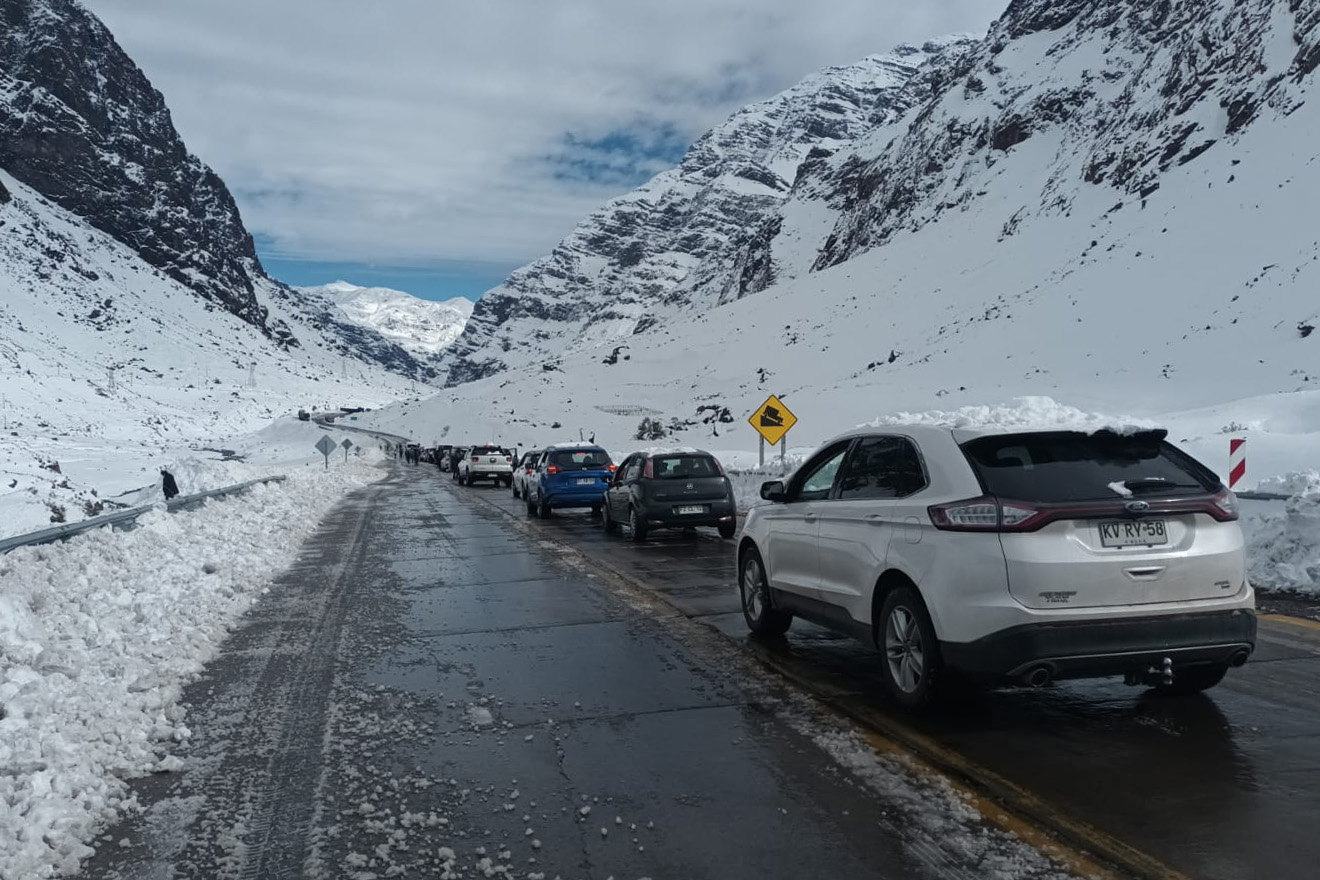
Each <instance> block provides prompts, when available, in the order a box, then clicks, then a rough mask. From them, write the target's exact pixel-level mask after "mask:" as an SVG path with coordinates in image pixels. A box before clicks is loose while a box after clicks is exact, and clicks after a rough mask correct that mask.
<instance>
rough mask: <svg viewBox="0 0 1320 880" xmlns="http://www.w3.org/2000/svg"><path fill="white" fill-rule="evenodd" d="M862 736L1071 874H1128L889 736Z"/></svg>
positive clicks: (1105, 877) (1116, 878) (1112, 877)
mask: <svg viewBox="0 0 1320 880" xmlns="http://www.w3.org/2000/svg"><path fill="white" fill-rule="evenodd" d="M862 736H863V737H864V738H865V739H866V742H867V744H868V745H870V746H871V748H873V749H875V750H876V751H877V752H879V753H880V754H883V755H888V756H890V757H892V758H894V759H896V760H898V761H900V762H902V764H903V766H904V767H906V768H907V770H908V771H909V772H911V773H915V774H917V775H918V776H922V777H925V778H927V779H935V780H939V781H941V782H943V783H944V784H945V785H948V786H949V787H950V788H952V789H953V790H954V792H955V793H956V794H957V795H958V797H959V799H960V800H962V801H963V802H964V803H966V804H967V805H969V806H970V807H972V809H974V810H976V811H977V812H978V813H980V814H981V817H982V818H983V819H985V821H986V823H987V824H988V825H990V826H992V827H994V828H997V829H999V830H1000V831H1005V832H1007V833H1009V834H1012V835H1013V836H1015V837H1017V838H1018V839H1019V840H1021V841H1022V842H1023V843H1025V844H1027V845H1028V846H1030V847H1032V848H1033V849H1035V850H1037V851H1038V852H1041V853H1043V854H1044V855H1046V856H1047V857H1048V858H1050V859H1053V860H1054V861H1055V862H1056V863H1058V864H1060V865H1062V866H1063V867H1064V868H1065V869H1067V870H1068V871H1069V872H1070V873H1072V874H1075V875H1077V876H1078V877H1087V878H1090V880H1128V876H1129V875H1127V874H1125V873H1119V872H1117V871H1115V870H1114V869H1113V868H1111V867H1109V866H1108V865H1106V864H1104V863H1102V862H1099V861H1097V860H1095V859H1093V858H1092V857H1091V856H1090V855H1089V854H1087V853H1085V852H1083V851H1081V850H1079V849H1077V848H1075V847H1072V846H1069V845H1067V844H1066V843H1064V842H1062V841H1061V840H1059V838H1058V837H1057V836H1055V835H1053V834H1051V833H1049V832H1048V831H1045V830H1044V829H1042V828H1041V827H1040V826H1039V825H1037V824H1035V823H1034V822H1031V821H1028V820H1027V819H1024V818H1023V817H1022V816H1020V815H1018V814H1017V813H1014V812H1011V811H1010V810H1008V809H1005V808H1004V805H1003V804H1001V803H1000V802H999V801H997V800H994V799H992V798H989V797H986V796H985V795H984V794H982V793H981V792H979V791H977V790H976V789H974V788H971V787H969V786H967V785H964V784H962V783H961V782H959V781H958V780H955V779H950V778H949V777H948V776H947V775H945V774H944V773H941V772H940V771H939V770H937V769H935V768H934V767H933V766H931V765H930V764H928V763H926V762H925V761H923V760H922V759H921V758H919V757H917V756H916V755H914V754H913V753H912V752H911V751H910V750H908V749H907V748H904V747H903V746H900V745H899V744H898V743H896V742H894V741H893V740H891V739H889V738H888V737H885V736H883V735H881V734H879V733H876V732H875V731H874V730H870V729H867V730H864V731H863V733H862Z"/></svg>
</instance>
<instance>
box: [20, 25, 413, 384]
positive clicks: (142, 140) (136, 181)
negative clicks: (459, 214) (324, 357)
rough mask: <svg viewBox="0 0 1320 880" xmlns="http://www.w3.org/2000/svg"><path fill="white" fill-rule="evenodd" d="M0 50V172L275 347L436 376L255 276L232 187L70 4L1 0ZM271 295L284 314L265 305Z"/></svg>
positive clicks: (261, 274)
mask: <svg viewBox="0 0 1320 880" xmlns="http://www.w3.org/2000/svg"><path fill="white" fill-rule="evenodd" d="M0 58H3V59H4V61H3V64H0V170H4V171H5V172H7V173H8V174H10V175H12V177H13V178H15V179H16V180H18V181H20V182H22V183H24V184H26V185H28V186H29V187H31V188H32V189H33V190H34V191H35V192H37V193H39V194H40V195H42V196H43V197H45V198H46V199H48V200H49V201H50V202H52V203H54V204H55V205H58V206H59V207H61V208H63V209H64V210H65V211H67V212H69V214H70V215H73V216H76V217H79V218H81V219H82V221H83V222H85V223H86V224H88V225H89V226H91V227H93V228H95V229H97V230H99V231H101V232H104V233H105V234H107V235H109V236H110V237H111V238H114V239H116V240H117V241H119V242H121V243H123V244H124V245H126V246H127V247H128V248H129V249H131V250H132V251H133V252H135V253H136V254H137V256H138V257H139V258H140V259H142V260H143V261H145V262H146V263H147V264H148V265H150V266H152V267H154V268H155V269H157V270H159V271H160V272H161V273H162V274H163V275H164V276H166V277H168V278H170V279H172V280H173V281H175V282H176V283H178V284H179V285H181V286H182V287H184V288H186V289H188V290H190V291H192V292H193V293H194V295H195V296H197V297H199V298H201V299H202V300H204V301H205V302H206V303H209V304H212V305H213V306H214V307H219V308H222V309H224V310H226V311H228V312H231V313H233V314H234V315H236V316H237V317H238V318H240V319H241V320H243V321H245V322H247V323H249V324H251V325H252V326H254V327H256V328H257V329H258V330H260V331H261V333H262V334H263V335H265V336H266V337H267V338H268V339H269V340H270V341H271V343H272V344H273V345H275V346H278V347H282V348H297V347H299V346H301V345H306V344H311V345H315V346H319V347H329V348H333V349H335V350H336V351H337V352H338V354H339V355H340V356H342V357H346V358H351V359H354V360H360V361H364V362H373V363H376V364H379V365H381V366H384V367H385V368H387V369H390V370H393V371H395V372H399V373H402V374H404V375H406V376H409V377H411V378H416V379H421V380H429V379H431V378H432V377H434V376H435V369H434V366H433V365H432V364H431V363H430V361H431V359H432V356H431V355H430V354H429V353H424V354H423V356H421V357H420V358H418V357H414V356H413V354H411V353H409V352H408V351H405V350H404V349H402V348H400V347H399V346H398V345H396V344H395V343H394V342H393V341H391V340H390V339H387V338H385V337H383V336H382V335H381V334H379V333H377V332H376V331H375V330H374V329H373V328H371V327H369V326H363V325H361V324H358V323H356V322H353V321H350V320H346V319H345V318H344V316H343V315H342V314H339V313H338V311H337V310H335V309H333V308H327V306H326V303H324V302H323V301H319V300H315V299H313V300H312V301H308V302H304V301H303V298H302V297H300V296H298V295H296V294H294V293H293V292H292V291H291V290H289V289H288V288H286V287H285V286H283V285H281V284H279V283H278V282H275V281H273V280H272V279H270V278H269V277H268V276H267V275H266V273H265V271H264V270H263V269H262V266H261V263H260V261H259V260H258V258H257V254H256V250H255V248H254V246H253V241H252V236H251V235H249V234H248V231H247V229H246V228H245V227H244V225H243V220H242V218H241V217H240V216H239V212H238V208H237V206H236V205H235V203H234V199H233V197H232V196H231V195H230V192H229V189H228V188H227V187H226V186H225V184H224V182H223V181H222V180H220V178H219V177H218V176H216V174H215V172H213V171H212V170H211V169H210V168H208V167H207V166H206V165H205V164H203V163H202V162H201V160H199V159H198V158H197V157H196V156H193V155H191V154H190V153H189V152H188V150H187V147H186V146H185V145H184V143H183V141H182V139H181V138H180V137H179V134H178V132H177V131H175V129H174V124H173V122H172V121H171V119H170V113H169V110H168V108H167V107H166V106H165V101H164V99H163V98H162V96H161V94H160V93H159V92H158V91H156V89H155V88H153V87H152V85H151V83H150V82H149V81H148V80H147V78H146V76H145V75H144V74H143V73H142V71H141V70H139V69H138V67H137V66H136V65H135V64H134V63H133V62H132V60H131V59H130V58H129V57H128V56H127V55H126V54H125V53H124V52H123V50H122V49H121V48H120V47H119V45H118V44H117V43H116V42H115V40H114V38H113V36H111V34H110V32H109V31H108V30H106V28H105V26H104V25H103V24H102V23H101V22H100V21H99V20H98V19H97V18H96V17H95V16H93V15H92V14H91V13H90V12H88V11H87V10H86V9H85V8H84V7H83V6H82V5H81V4H79V3H77V2H76V0H0ZM2 198H3V197H2V196H0V199H2ZM40 280H41V279H40V273H38V276H37V277H36V278H34V279H32V280H30V281H28V282H25V283H34V284H35V283H39V282H40ZM89 293H90V292H89ZM275 300H277V301H279V311H281V312H282V313H283V314H282V315H274V314H272V312H271V308H272V305H271V302H270V301H275Z"/></svg>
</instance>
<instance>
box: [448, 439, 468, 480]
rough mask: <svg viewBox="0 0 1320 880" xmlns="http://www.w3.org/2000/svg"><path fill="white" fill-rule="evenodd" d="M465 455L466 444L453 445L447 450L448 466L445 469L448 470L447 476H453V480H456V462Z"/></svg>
mask: <svg viewBox="0 0 1320 880" xmlns="http://www.w3.org/2000/svg"><path fill="white" fill-rule="evenodd" d="M465 455H467V447H466V446H455V447H453V448H452V449H450V450H449V467H447V468H445V470H447V471H449V476H450V477H452V478H453V480H454V482H458V463H459V461H461V460H462V459H463V456H465Z"/></svg>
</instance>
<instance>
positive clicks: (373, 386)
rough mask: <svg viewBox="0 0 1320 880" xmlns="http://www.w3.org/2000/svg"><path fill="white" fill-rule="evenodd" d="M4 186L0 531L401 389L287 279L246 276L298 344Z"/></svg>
mask: <svg viewBox="0 0 1320 880" xmlns="http://www.w3.org/2000/svg"><path fill="white" fill-rule="evenodd" d="M0 186H3V187H4V189H5V190H7V191H8V192H9V194H10V198H9V199H8V200H7V201H5V202H3V203H0V292H2V293H3V295H0V437H2V438H3V442H0V535H8V534H16V533H19V532H25V531H29V530H32V529H36V528H41V527H43V526H45V525H49V524H50V523H51V522H52V521H70V522H71V521H75V520H78V519H82V518H83V517H84V516H87V515H91V514H94V513H97V512H100V511H101V510H102V509H104V507H105V506H106V505H107V504H112V503H113V502H114V500H115V499H114V497H113V496H115V495H118V494H119V493H121V492H126V491H129V490H134V489H137V488H139V487H142V486H151V485H154V484H156V483H157V481H158V477H157V473H156V471H157V468H158V467H159V466H161V465H163V464H173V463H175V462H176V461H178V460H179V459H181V458H183V457H187V456H190V455H193V456H203V457H216V458H219V457H221V455H222V454H221V453H220V452H219V451H218V450H219V448H220V447H223V446H226V445H227V444H228V441H229V440H230V438H231V437H233V436H234V435H240V434H246V433H248V432H251V431H254V430H256V429H258V428H260V427H262V426H265V425H267V424H269V423H270V422H271V421H272V420H274V419H279V418H284V417H289V416H291V415H292V414H293V412H294V411H295V410H296V409H298V408H299V407H306V408H308V409H335V408H338V407H340V406H349V405H351V406H369V407H376V406H380V405H382V404H385V403H388V402H390V401H392V400H396V399H398V398H401V397H406V396H409V394H410V392H411V390H412V388H413V386H412V383H411V381H410V380H409V379H406V378H404V377H403V376H400V375H397V374H395V373H391V372H389V371H387V370H386V369H384V368H382V367H381V366H379V365H377V364H376V363H374V362H369V361H364V360H360V359H348V358H346V357H344V356H343V354H342V352H341V349H342V347H343V341H342V337H341V336H340V335H338V334H328V335H327V334H323V333H320V332H319V331H318V330H317V329H316V328H315V327H314V326H312V325H311V324H305V323H302V322H303V321H304V320H305V315H304V314H302V313H301V312H299V313H294V312H291V311H287V310H286V303H285V300H284V298H283V297H284V296H285V294H286V293H287V288H281V287H280V286H278V285H275V284H273V283H272V282H270V281H267V280H263V279H258V280H257V282H256V283H255V284H254V287H253V290H254V294H255V296H256V297H257V302H258V304H259V305H260V306H262V308H263V309H264V310H266V312H267V313H268V314H269V315H270V316H272V317H273V318H274V319H276V320H280V321H282V322H284V323H285V324H286V325H287V326H290V327H296V328H297V332H298V333H299V335H300V336H301V337H302V338H303V340H304V344H303V345H302V346H299V347H293V348H282V347H280V346H278V345H275V344H272V341H271V340H270V338H269V337H268V336H266V335H265V334H264V333H263V332H262V330H261V328H260V327H258V326H256V325H254V324H252V323H250V322H247V321H244V320H243V319H242V318H240V317H238V316H237V315H234V314H232V313H231V312H229V311H226V310H224V309H222V308H219V307H218V306H217V305H216V304H214V303H211V302H208V301H206V300H204V299H201V298H199V297H198V296H197V295H196V294H195V292H193V291H192V290H191V289H189V288H187V287H184V286H183V285H181V284H179V283H178V282H177V281H175V280H173V279H172V278H169V277H167V276H166V275H165V274H164V273H163V272H161V271H160V270H158V269H154V268H152V267H151V266H148V265H147V264H146V263H145V262H143V261H142V259H141V258H140V257H138V255H137V254H136V253H134V252H133V251H132V250H130V249H129V248H127V247H125V246H124V245H123V244H121V243H120V242H118V241H115V240H114V239H113V238H111V237H110V236H108V235H106V234H105V233H103V232H99V231H97V230H95V229H92V228H91V227H89V226H88V225H87V224H86V223H85V222H83V221H82V220H81V218H78V217H75V216H73V215H71V214H69V213H68V212H67V211H65V210H63V209H62V208H59V207H58V206H56V205H54V204H52V203H51V202H49V201H48V200H46V199H45V198H43V197H41V196H40V195H38V194H37V193H35V192H34V191H32V190H31V189H30V188H29V187H27V186H25V185H24V184H21V183H19V182H18V181H16V180H14V179H13V178H12V177H9V176H7V175H6V174H4V173H3V172H0ZM204 447H211V448H212V449H211V451H205V450H204ZM198 488H201V487H197V486H191V487H189V486H185V487H184V489H185V491H194V490H196V489H198ZM120 500H123V499H120Z"/></svg>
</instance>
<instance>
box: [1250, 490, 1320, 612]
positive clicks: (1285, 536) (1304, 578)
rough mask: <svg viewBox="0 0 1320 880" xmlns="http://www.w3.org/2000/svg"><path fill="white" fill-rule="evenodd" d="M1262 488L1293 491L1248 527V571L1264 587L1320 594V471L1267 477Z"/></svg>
mask: <svg viewBox="0 0 1320 880" xmlns="http://www.w3.org/2000/svg"><path fill="white" fill-rule="evenodd" d="M1258 489H1259V490H1260V491H1261V492H1276V493H1279V494H1281V495H1288V496H1289V498H1288V500H1287V501H1286V502H1284V504H1283V512H1282V513H1269V514H1265V515H1263V516H1261V517H1260V521H1259V523H1258V524H1257V525H1256V527H1255V528H1254V529H1252V530H1251V531H1250V532H1249V533H1248V539H1247V574H1248V576H1249V577H1250V578H1251V582H1252V583H1253V584H1255V585H1256V586H1258V587H1272V588H1275V589H1290V590H1298V591H1299V592H1303V593H1314V594H1316V595H1320V472H1316V471H1309V472H1307V473H1300V474H1290V475H1287V476H1284V477H1278V478H1275V479H1272V480H1263V481H1262V482H1261V483H1260V485H1259V486H1258Z"/></svg>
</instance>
